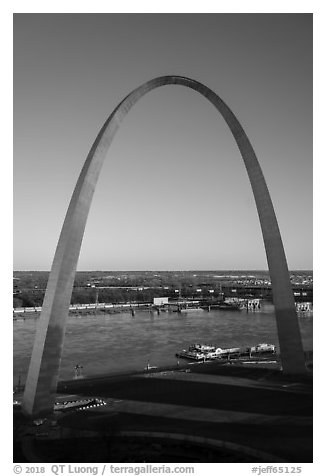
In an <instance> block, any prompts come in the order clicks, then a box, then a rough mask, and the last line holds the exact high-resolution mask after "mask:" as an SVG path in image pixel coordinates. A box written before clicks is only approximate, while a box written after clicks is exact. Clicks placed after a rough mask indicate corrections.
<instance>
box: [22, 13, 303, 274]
mask: <svg viewBox="0 0 326 476" xmlns="http://www.w3.org/2000/svg"><path fill="white" fill-rule="evenodd" d="M14 18H15V19H14V269H17V270H18V269H26V270H27V269H30V270H49V269H50V267H51V263H52V259H53V256H54V251H55V246H56V243H57V240H58V237H59V233H60V228H61V225H62V222H63V219H64V215H65V213H66V209H67V207H68V203H69V200H70V196H71V193H72V190H73V188H74V186H75V183H76V180H77V177H78V175H79V173H80V170H81V167H82V165H83V163H84V161H85V158H86V156H87V154H88V152H89V149H90V147H91V145H92V143H93V141H94V140H95V137H96V135H97V133H98V130H99V129H100V127H101V126H102V125H103V123H104V121H105V120H106V118H107V117H108V115H109V114H110V113H111V112H112V110H113V109H114V108H115V107H116V106H117V104H118V103H119V102H120V101H121V99H122V98H123V97H124V96H125V95H126V94H128V93H129V92H130V90H132V89H135V88H136V87H138V86H139V85H140V84H142V82H144V81H146V80H149V79H152V78H153V77H156V76H160V75H161V74H170V73H171V74H180V75H183V76H189V77H192V78H194V79H197V80H198V81H201V82H203V83H205V84H207V86H209V87H210V88H211V89H213V90H215V91H216V93H217V94H219V95H220V96H221V98H222V99H223V100H225V101H226V102H227V103H228V105H229V106H230V107H231V109H232V111H233V112H234V113H235V114H236V115H237V116H238V118H239V120H240V122H241V123H242V125H243V127H244V129H245V131H246V133H247V134H248V136H249V139H250V141H251V143H252V145H253V148H254V150H255V152H256V154H257V157H258V160H259V162H260V164H261V167H262V170H263V173H264V175H265V179H266V182H267V186H268V188H269V191H270V194H271V197H272V200H273V203H274V207H275V211H276V215H277V218H278V221H279V226H280V230H281V234H282V238H283V243H284V247H285V252H286V255H287V259H288V266H289V269H292V270H295V269H298V270H299V269H303V270H304V269H312V15H311V14H200V15H198V14H58V15H57V14H37V15H34V14H29V15H24V14H18V15H17V14H16V15H14ZM166 31H169V35H168V38H167V37H166ZM59 32H60V35H58V33H59ZM302 111H303V112H304V114H302ZM223 122H224V121H223V119H222V118H221V117H217V115H216V113H215V111H214V110H213V108H212V107H210V105H209V104H207V103H206V102H205V101H204V100H203V99H202V98H200V97H197V96H196V95H195V94H194V93H193V92H192V91H186V90H183V89H182V88H178V87H174V88H168V87H165V88H162V90H160V91H156V92H155V93H153V94H149V95H148V97H146V98H143V99H142V101H140V103H139V104H137V106H136V107H135V109H134V110H132V111H131V112H130V115H129V116H128V118H126V120H125V121H124V123H123V124H122V126H121V130H120V131H119V133H118V134H117V137H116V139H115V141H114V143H113V144H112V148H111V150H110V151H109V154H108V156H107V158H106V163H105V165H104V168H103V171H102V174H101V177H100V180H99V183H98V187H97V190H96V192H95V195H94V202H93V205H92V208H91V211H90V215H89V220H88V225H87V227H86V232H85V236H84V241H83V245H82V251H81V255H80V260H79V265H78V268H77V269H78V270H83V269H85V270H86V269H98V270H101V269H102V270H111V269H112V270H130V271H132V270H136V269H139V270H141V269H148V270H155V269H157V270H158V269H161V270H168V269H180V270H181V269H207V270H209V269H212V270H213V269H239V270H240V269H248V270H249V269H267V263H266V258H265V252H264V246H263V240H262V236H261V231H260V226H259V222H258V217H257V214H256V209H255V204H254V200H253V196H252V192H251V189H250V184H249V181H248V179H247V177H246V172H245V170H244V168H243V165H242V163H241V157H240V153H239V151H238V150H237V148H236V146H235V144H234V143H233V140H232V138H231V136H230V133H229V132H228V130H227V127H226V125H225V124H224V123H223Z"/></svg>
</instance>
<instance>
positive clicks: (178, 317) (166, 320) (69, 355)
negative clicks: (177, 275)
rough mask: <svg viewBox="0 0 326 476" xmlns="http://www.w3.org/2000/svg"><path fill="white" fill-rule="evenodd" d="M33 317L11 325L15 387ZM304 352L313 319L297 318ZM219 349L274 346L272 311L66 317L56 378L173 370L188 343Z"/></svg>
mask: <svg viewBox="0 0 326 476" xmlns="http://www.w3.org/2000/svg"><path fill="white" fill-rule="evenodd" d="M37 322H38V318H28V319H25V320H20V319H19V320H17V321H14V332H13V337H14V342H13V348H14V358H13V368H14V384H16V383H17V382H18V379H19V376H20V378H21V382H25V379H26V375H27V370H28V366H29V361H30V357H31V354H32V348H33V341H34V336H35V330H36V325H37ZM299 324H300V329H301V335H302V340H303V346H304V349H305V350H312V348H313V346H312V336H313V333H312V314H309V315H304V314H302V315H301V316H299ZM195 342H198V343H206V344H212V345H216V346H218V347H242V346H253V345H257V344H259V343H262V342H267V343H270V344H275V345H276V346H277V347H278V339H277V331H276V322H275V315H274V307H273V306H272V305H271V304H269V303H262V306H261V309H259V310H256V311H249V312H247V311H246V310H242V311H229V310H211V311H210V312H207V311H202V310H198V311H192V312H189V313H182V314H178V313H175V312H164V313H163V312H162V313H161V314H160V315H158V314H157V313H156V312H155V313H150V312H148V311H136V313H135V316H134V317H132V316H131V314H130V312H125V313H119V314H102V313H101V314H94V315H80V316H69V318H68V322H67V328H66V336H65V343H64V351H63V357H62V362H61V370H60V379H70V378H73V376H74V367H75V365H76V364H79V365H82V366H83V375H84V376H85V377H86V376H91V375H97V374H103V373H111V372H112V373H115V372H121V371H129V370H142V369H143V368H144V367H145V366H146V365H147V363H148V362H149V363H150V365H154V366H164V365H170V364H172V365H175V364H176V362H177V360H176V358H175V353H176V352H178V351H180V350H182V349H185V348H188V347H189V345H190V344H192V343H195Z"/></svg>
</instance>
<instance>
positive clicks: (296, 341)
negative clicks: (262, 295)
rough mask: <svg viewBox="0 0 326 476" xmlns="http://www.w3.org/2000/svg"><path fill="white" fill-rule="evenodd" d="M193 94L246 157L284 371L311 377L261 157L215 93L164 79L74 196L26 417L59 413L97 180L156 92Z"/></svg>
mask: <svg viewBox="0 0 326 476" xmlns="http://www.w3.org/2000/svg"><path fill="white" fill-rule="evenodd" d="M173 84H174V85H180V86H186V87H188V88H190V89H193V90H195V91H197V92H199V93H200V94H201V95H203V96H204V97H205V98H206V99H208V101H210V102H211V103H212V104H213V105H214V106H215V107H216V109H217V110H218V111H219V112H220V114H221V115H222V116H223V118H224V120H225V121H226V123H227V125H228V126H229V128H230V130H231V132H232V134H233V137H234V139H235V141H236V143H237V145H238V147H239V150H240V152H241V155H242V158H243V161H244V164H245V167H246V169H247V173H248V176H249V180H250V183H251V187H252V191H253V194H254V197H255V202H256V206H257V211H258V215H259V219H260V224H261V229H262V234H263V239H264V243H265V250H266V255H267V261H268V266H269V272H270V277H271V281H272V288H273V301H274V305H275V314H276V322H277V329H278V337H279V345H280V352H281V359H282V365H283V370H284V372H286V373H289V374H302V373H304V372H305V360H304V353H303V347H302V342H301V335H300V330H299V325H298V320H297V315H296V310H295V305H294V299H293V291H292V286H291V283H290V279H289V271H288V267H287V262H286V257H285V253H284V249H283V244H282V239H281V235H280V231H279V228H278V224H277V220H276V216H275V212H274V208H273V204H272V201H271V198H270V195H269V192H268V189H267V186H266V182H265V179H264V176H263V173H262V171H261V168H260V165H259V163H258V160H257V158H256V155H255V152H254V150H253V148H252V146H251V144H250V142H249V139H248V137H247V136H246V134H245V132H244V130H243V128H242V127H241V125H240V123H239V121H238V120H237V118H236V117H235V115H234V114H233V112H232V111H231V110H230V109H229V107H228V106H227V105H226V104H225V103H224V101H223V100H222V99H221V98H220V97H219V96H218V95H217V94H215V93H214V92H213V91H212V90H211V89H209V88H208V87H206V86H204V85H203V84H201V83H199V82H198V81H195V80H193V79H189V78H185V77H182V76H162V77H159V78H155V79H152V80H151V81H148V82H146V83H144V84H143V85H142V86H140V87H138V88H137V89H135V90H134V91H132V92H131V93H130V94H129V95H128V96H126V97H125V99H123V101H121V102H120V104H119V105H118V106H117V107H116V108H115V109H114V111H113V112H112V114H111V115H110V116H109V118H108V119H107V121H106V122H105V123H104V125H103V127H102V129H101V130H100V132H99V134H98V136H97V137H96V139H95V142H94V144H93V146H92V148H91V150H90V152H89V154H88V156H87V159H86V161H85V164H84V166H83V168H82V171H81V173H80V176H79V178H78V181H77V184H76V187H75V190H74V192H73V195H72V198H71V201H70V205H69V208H68V211H67V215H66V218H65V221H64V224H63V227H62V230H61V234H60V238H59V241H58V245H57V249H56V253H55V256H54V260H53V264H52V269H51V273H50V276H49V281H48V285H47V290H46V293H45V297H44V303H43V309H42V314H41V317H40V320H39V324H38V328H37V332H36V337H35V342H34V348H33V353H32V358H31V363H30V366H29V371H28V376H27V380H26V386H25V392H24V398H23V411H24V412H25V414H27V415H30V416H38V415H44V414H47V413H50V412H52V411H53V405H54V399H55V393H56V388H57V381H58V375H59V367H60V361H61V354H62V350H63V341H64V334H65V325H66V319H67V315H68V309H69V304H70V299H71V293H72V288H73V283H74V278H75V272H76V267H77V261H78V257H79V253H80V248H81V243H82V238H83V234H84V230H85V226H86V221H87V216H88V212H89V209H90V205H91V202H92V198H93V193H94V190H95V186H96V183H97V179H98V176H99V173H100V170H101V168H102V164H103V161H104V159H105V156H106V154H107V151H108V148H109V146H110V144H111V142H112V140H113V138H114V136H115V133H116V132H117V130H118V128H119V126H120V124H121V122H122V120H123V119H124V117H125V116H126V114H127V113H128V111H129V110H130V108H131V107H132V106H133V105H134V104H135V103H136V102H137V101H138V100H139V99H140V98H141V97H142V96H144V95H145V94H147V93H148V92H149V91H151V90H152V89H156V88H158V87H161V86H165V85H173Z"/></svg>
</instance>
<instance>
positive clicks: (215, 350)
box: [175, 343, 276, 362]
mask: <svg viewBox="0 0 326 476" xmlns="http://www.w3.org/2000/svg"><path fill="white" fill-rule="evenodd" d="M275 353H276V346H275V345H274V344H266V343H263V344H258V345H256V346H253V347H232V348H226V349H222V348H220V347H215V346H213V345H207V344H192V345H190V346H189V348H188V349H187V350H186V349H184V350H182V351H181V352H178V353H176V354H175V356H176V357H177V358H180V359H186V360H194V361H197V362H201V361H204V362H205V361H208V360H216V359H229V358H236V357H252V356H260V355H262V354H275Z"/></svg>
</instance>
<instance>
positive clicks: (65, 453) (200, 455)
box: [14, 363, 313, 463]
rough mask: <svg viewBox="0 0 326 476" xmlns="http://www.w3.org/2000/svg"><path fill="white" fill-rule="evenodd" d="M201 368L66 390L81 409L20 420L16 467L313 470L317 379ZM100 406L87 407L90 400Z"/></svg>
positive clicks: (251, 369) (66, 385) (78, 383)
mask: <svg viewBox="0 0 326 476" xmlns="http://www.w3.org/2000/svg"><path fill="white" fill-rule="evenodd" d="M262 367H263V366H261V365H258V364H252V365H250V366H249V365H248V366H244V365H236V364H233V365H230V364H225V365H215V364H213V363H210V364H207V363H206V364H201V365H192V366H186V367H184V368H182V369H179V370H177V369H174V370H165V371H153V372H152V373H150V372H149V373H142V374H137V375H124V376H114V377H102V378H93V379H85V380H75V381H67V382H61V383H60V385H59V387H58V391H59V392H60V397H58V398H59V399H61V400H66V401H67V400H79V401H80V408H79V409H78V410H77V409H76V408H74V409H68V408H67V409H66V410H62V411H60V412H59V411H58V412H55V416H52V417H51V416H50V417H49V418H48V419H47V420H46V421H44V422H43V423H42V424H41V425H39V426H36V425H33V424H32V423H29V422H27V421H26V420H25V418H24V417H23V416H22V415H21V412H20V408H19V407H17V408H16V409H15V412H14V437H15V442H14V461H15V462H24V461H30V462H76V461H78V462H269V463H271V462H291V463H300V462H301V463H304V462H312V461H313V455H312V448H313V441H312V439H313V436H312V376H311V375H308V376H307V377H306V378H304V379H291V380H290V379H288V378H286V377H285V376H283V375H282V374H281V373H280V371H279V370H277V369H276V368H273V366H271V368H262ZM92 397H94V398H97V399H98V400H94V401H95V402H99V401H101V402H102V403H103V404H99V406H92V407H88V408H87V405H86V404H85V399H86V398H88V399H89V400H91V399H92Z"/></svg>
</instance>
